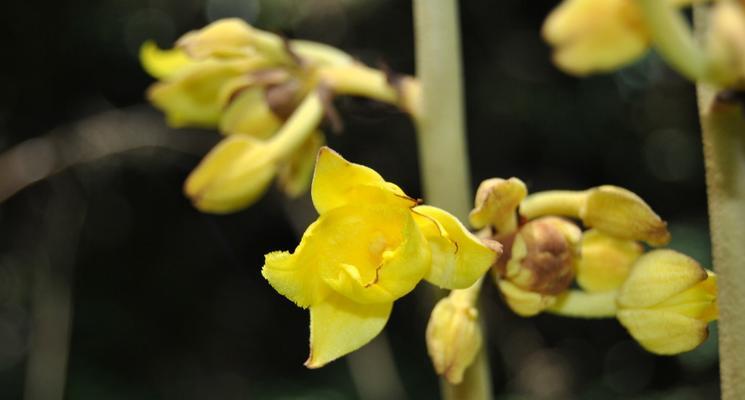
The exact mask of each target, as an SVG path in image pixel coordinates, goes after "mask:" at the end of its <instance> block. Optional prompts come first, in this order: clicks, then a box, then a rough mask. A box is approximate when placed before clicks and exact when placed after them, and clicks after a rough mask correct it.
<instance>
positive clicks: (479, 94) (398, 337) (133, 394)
mask: <svg viewBox="0 0 745 400" xmlns="http://www.w3.org/2000/svg"><path fill="white" fill-rule="evenodd" d="M461 3H462V4H461V20H462V29H463V51H464V62H465V74H466V79H465V82H466V95H467V119H468V134H469V139H468V140H469V148H470V154H471V163H472V174H473V185H474V187H475V186H476V185H477V184H478V182H480V181H481V180H482V179H485V178H489V177H494V176H497V177H509V176H517V177H520V178H521V179H523V180H524V181H525V182H526V183H527V184H528V186H529V188H530V189H531V190H532V191H535V190H543V189H550V188H569V189H584V188H587V187H591V186H595V185H599V184H606V183H608V184H615V185H619V186H624V187H627V188H629V189H631V190H633V191H635V192H636V193H638V194H639V195H640V196H642V197H643V198H645V199H646V200H647V201H648V202H649V203H650V204H651V205H652V207H653V208H654V209H655V210H656V211H657V212H658V213H659V214H660V215H662V216H663V217H664V218H665V219H667V220H668V221H669V223H670V228H671V231H672V233H673V242H672V244H671V247H673V248H676V249H679V250H682V251H684V252H686V253H688V254H689V255H691V256H693V257H694V258H696V259H698V260H699V261H701V262H702V263H703V264H704V265H710V254H709V239H708V231H707V226H706V197H705V186H704V178H703V166H702V156H701V143H700V138H699V133H698V132H699V128H698V121H697V117H696V108H695V93H694V89H693V86H692V85H690V84H689V83H687V82H685V81H683V80H682V79H680V78H679V77H677V76H676V75H675V73H673V72H672V71H670V70H669V69H668V68H667V67H665V66H664V65H663V64H662V63H661V61H660V60H659V58H658V57H656V56H655V55H654V54H649V55H648V56H646V57H645V58H644V59H643V60H641V61H640V62H639V63H637V64H635V65H633V66H631V67H627V68H625V69H623V70H621V71H619V72H617V73H614V74H611V75H604V76H596V77H591V78H586V79H576V78H573V77H570V76H567V75H565V74H563V73H562V72H560V71H558V70H557V69H556V68H555V67H554V66H552V64H551V63H550V49H549V48H548V47H547V46H546V45H545V44H544V43H543V41H542V40H541V38H540V33H539V32H540V27H541V23H542V20H543V18H545V16H546V15H547V14H548V13H549V11H550V10H551V8H552V7H554V6H555V4H557V2H555V1H545V0H540V1H539V0H531V1H525V0H500V1H467V2H465V1H464V2H461ZM0 9H1V10H2V11H1V12H0V45H2V46H1V47H0V49H1V51H2V52H3V55H2V63H0V89H1V90H0V150H2V151H3V152H5V153H3V155H2V156H0V189H2V190H0V194H3V193H4V194H5V197H7V196H8V195H9V194H11V193H12V192H14V190H12V188H13V187H14V186H13V182H16V181H18V180H19V179H21V180H23V179H26V180H27V181H33V180H37V179H40V178H43V177H44V176H47V175H51V177H50V178H48V179H42V180H40V181H39V182H37V183H35V184H33V185H30V186H28V187H26V188H25V189H23V190H21V191H19V192H18V193H16V194H15V195H14V196H12V197H10V198H9V199H7V200H6V201H5V202H3V203H2V204H0V398H2V399H21V398H23V396H24V386H26V387H28V388H29V389H28V391H27V398H31V399H33V398H39V399H42V398H44V397H34V396H32V395H31V394H29V393H34V392H39V391H43V390H45V389H46V388H54V387H55V386H54V385H53V384H52V380H51V378H49V377H48V376H52V375H54V373H55V372H54V365H56V364H55V360H56V362H57V364H59V365H65V362H64V357H62V358H61V359H60V355H64V354H65V352H66V351H65V350H64V343H65V340H64V338H65V337H66V335H65V332H66V329H65V326H66V321H71V325H70V327H69V328H70V330H69V332H70V348H69V362H68V363H67V371H66V377H65V380H66V388H65V394H64V398H66V399H75V400H77V399H80V400H88V399H100V400H109V399H164V400H165V399H179V400H181V399H183V400H190V399H220V400H222V399H225V400H231V399H289V398H301V399H346V398H363V399H365V398H375V393H376V390H379V391H380V392H381V393H388V395H387V396H389V398H390V396H394V395H392V394H390V393H394V394H395V396H406V397H407V398H411V399H430V398H435V396H436V395H437V379H436V378H435V376H434V374H433V372H432V368H431V365H430V363H429V360H428V358H427V355H426V350H425V346H424V328H425V325H426V320H427V314H426V313H427V311H428V309H427V307H428V306H426V305H425V304H424V303H423V302H422V301H420V300H422V299H423V298H425V297H426V296H425V295H424V293H425V292H426V290H423V289H424V288H422V287H420V288H418V289H417V291H416V292H415V294H414V295H411V296H407V297H405V298H403V299H401V300H399V301H398V302H397V303H396V306H395V307H394V312H393V315H392V317H391V320H390V322H389V324H388V326H387V328H386V334H387V338H388V342H389V343H390V345H391V347H392V350H393V357H394V360H395V363H396V367H397V370H398V374H399V375H400V379H401V381H402V382H403V386H402V388H401V387H399V388H398V389H396V387H395V384H394V385H393V387H389V386H390V385H389V384H387V383H386V382H385V381H384V380H383V379H382V378H380V377H379V375H380V373H379V372H380V371H375V365H377V364H374V363H368V362H367V361H365V360H366V358H365V357H366V356H365V354H366V353H365V350H363V351H361V352H360V354H361V355H358V357H357V360H361V361H360V362H357V363H352V364H357V367H356V371H357V375H356V379H353V378H352V376H353V374H352V373H350V369H349V365H350V363H348V362H347V361H346V360H345V359H342V360H340V361H337V362H334V363H332V364H330V365H328V366H327V367H325V368H323V369H321V370H316V371H309V370H306V369H305V368H304V367H303V366H302V362H303V361H304V359H305V357H306V355H307V338H308V331H307V325H308V315H307V311H304V310H302V309H300V308H297V307H295V306H294V305H293V304H292V303H291V302H289V301H287V300H286V299H285V298H283V297H281V296H279V295H278V294H277V293H276V292H274V290H273V289H272V288H271V287H269V285H268V284H267V283H266V282H265V281H264V279H263V278H262V277H261V275H260V268H261V265H262V264H263V254H264V253H266V252H268V251H271V250H277V249H293V248H294V247H295V245H296V244H297V241H298V234H297V232H298V228H299V229H300V230H302V227H297V226H296V227H294V228H293V225H292V223H291V221H292V220H293V219H295V220H297V219H298V218H297V216H296V215H297V214H300V213H301V210H306V209H307V208H308V203H307V201H308V200H307V199H301V200H297V201H287V200H285V199H283V197H282V196H281V195H279V194H278V193H276V192H274V191H272V192H270V193H269V194H268V195H267V196H265V197H264V198H263V199H262V200H261V201H260V202H259V203H258V204H256V205H255V206H253V207H251V208H249V209H247V210H245V211H242V212H239V213H236V214H232V215H228V216H212V215H205V214H201V213H199V212H197V211H196V210H195V209H194V208H192V206H191V205H190V204H189V202H188V200H187V199H186V198H185V197H184V196H183V195H182V192H181V185H182V182H183V180H184V178H185V177H186V176H187V174H188V173H189V171H190V170H191V169H192V168H193V167H194V166H195V165H196V163H197V162H198V161H199V159H200V156H201V155H202V154H204V152H205V151H206V150H207V149H208V148H209V146H210V145H211V144H212V143H215V142H216V141H217V140H218V139H219V136H218V135H217V134H216V133H214V132H209V131H201V132H200V131H185V130H169V129H168V128H167V127H165V125H164V122H163V117H162V115H161V114H159V113H158V112H156V111H154V110H153V109H152V108H151V107H150V106H148V105H147V104H146V103H145V101H144V95H143V93H144V91H145V89H146V87H147V86H148V85H149V84H150V83H151V82H152V79H151V78H149V77H148V76H147V75H146V74H145V73H144V72H143V71H142V69H141V67H140V66H139V63H138V59H137V51H138V48H139V45H140V44H141V43H142V41H144V40H145V39H148V38H154V39H156V40H157V41H158V42H159V44H160V45H161V46H164V47H165V46H170V45H171V44H172V43H173V41H174V40H175V39H176V38H177V37H178V36H180V35H181V34H182V33H184V32H186V31H188V30H191V29H197V28H200V27H202V26H203V25H205V24H206V23H207V22H209V21H211V20H214V19H217V18H220V17H227V16H241V17H243V18H246V19H247V20H249V21H250V22H251V23H252V24H254V25H256V26H257V27H260V28H263V29H267V30H271V31H275V32H280V33H283V34H284V35H286V36H288V37H296V38H303V39H311V40H317V41H322V42H326V43H330V44H332V45H335V46H338V47H340V48H342V49H344V50H346V51H348V52H350V53H351V54H353V55H355V56H356V57H358V58H360V59H361V60H363V61H365V62H367V63H369V64H371V65H379V63H385V64H387V65H389V66H390V67H391V68H393V69H394V70H396V71H400V72H403V73H413V69H414V63H413V32H412V22H411V21H412V15H411V5H410V2H408V1H397V0H149V1H146V0H102V1H82V0H77V1H74V0H67V1H65V0H62V1H54V2H53V1H41V0H31V1H26V2H21V1H9V2H4V3H3V5H2V6H0ZM337 106H338V108H339V110H340V112H341V114H342V116H343V119H344V122H345V125H346V130H345V132H344V133H343V134H342V135H338V136H334V135H328V142H329V144H330V146H331V147H332V148H334V149H336V150H337V151H339V152H340V153H342V154H343V155H344V156H345V157H347V158H348V159H350V160H352V161H355V162H359V163H363V164H366V165H369V166H371V167H373V168H375V169H376V170H378V171H379V172H380V173H381V174H382V175H383V176H385V177H386V178H387V179H388V180H390V181H393V182H396V183H398V184H399V185H400V186H402V187H403V188H404V189H405V190H406V191H407V193H409V194H411V195H413V196H421V191H420V186H419V179H418V167H417V155H416V154H417V152H416V147H415V146H416V144H415V140H414V131H413V127H412V125H411V123H410V122H409V121H408V120H407V118H406V117H405V116H403V115H401V114H400V113H398V112H396V111H395V110H392V109H390V108H388V107H385V106H382V105H380V104H374V103H371V102H369V101H363V100H359V99H339V100H338V101H337ZM32 139H35V140H32ZM29 140H31V141H29ZM19 144H20V147H14V146H17V145H19ZM64 167H67V168H64ZM9 188H10V189H9ZM424 285H425V284H422V285H421V286H424ZM483 297H484V303H485V308H484V312H483V314H482V315H483V316H484V318H485V319H486V321H487V324H488V330H489V333H488V338H487V346H488V349H489V351H490V354H491V365H492V372H493V381H494V382H493V383H494V389H495V393H496V394H497V397H498V398H505V399H518V398H519V399H523V398H528V399H543V398H546V399H571V398H578V399H598V398H608V399H613V398H633V399H711V398H715V397H716V396H718V369H717V353H716V331H715V330H714V331H713V332H712V335H711V337H710V339H709V340H708V341H707V342H706V343H705V344H704V345H703V346H702V347H700V348H699V349H697V350H695V351H693V352H691V353H688V354H685V355H682V356H679V357H656V356H653V355H651V354H649V353H646V352H644V351H643V350H642V349H641V348H640V347H639V346H638V345H637V344H636V343H635V342H634V341H633V340H631V339H630V337H629V336H628V335H627V334H626V332H625V331H624V330H623V328H622V327H621V326H620V325H619V324H618V323H617V322H616V321H614V320H604V321H590V320H588V321H586V320H572V319H565V318H560V317H555V316H551V315H542V316H539V317H537V318H533V319H521V318H519V317H517V316H515V315H514V314H512V313H511V312H509V311H508V310H507V309H506V308H505V306H504V305H503V304H502V303H501V300H500V299H499V296H498V293H497V291H496V289H495V288H494V287H488V288H487V290H485V293H484V296H483ZM68 304H71V305H72V308H71V311H72V312H71V314H70V316H69V318H70V319H68V317H67V314H65V312H66V310H68V308H69V307H67V305H68ZM35 327H36V328H37V329H34V328H35ZM34 332H37V333H38V332H42V334H41V335H37V336H35V339H30V337H31V334H32V333H34ZM60 337H61V338H62V339H61V343H62V345H61V346H60V345H59V338H60ZM55 338H57V339H55ZM32 340H34V341H35V340H39V341H40V342H39V343H41V344H43V345H38V346H31V344H32ZM55 340H57V341H55ZM34 343H36V342H34ZM55 343H57V344H56V345H55ZM376 343H378V344H376V345H375V346H377V347H378V348H380V347H381V346H383V345H384V343H383V342H381V341H377V342H376ZM381 343H382V344H381ZM34 349H37V350H36V352H35V351H34ZM39 352H41V353H39ZM367 353H369V351H367ZM33 360H37V361H33ZM49 360H51V361H49ZM60 360H61V361H60ZM39 365H40V366H41V367H39V368H37V366H39ZM360 365H361V366H362V367H361V368H360ZM365 368H367V370H366V369H365ZM353 370H355V369H354V368H353ZM50 371H51V372H50ZM45 374H52V375H45ZM40 382H41V383H40ZM366 385H367V386H371V387H373V389H364V388H365V387H367V386H366ZM376 387H377V389H375V388H376ZM360 388H362V389H360ZM50 390H53V389H50ZM360 390H362V391H363V393H367V395H364V394H363V395H360V394H359V391H360ZM386 390H390V391H388V392H386ZM396 390H398V391H396ZM48 398H53V397H48Z"/></svg>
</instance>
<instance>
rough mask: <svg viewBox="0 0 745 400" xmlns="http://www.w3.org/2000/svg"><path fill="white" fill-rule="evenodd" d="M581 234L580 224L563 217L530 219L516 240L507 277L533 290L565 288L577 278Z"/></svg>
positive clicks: (544, 291)
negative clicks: (575, 276)
mask: <svg viewBox="0 0 745 400" xmlns="http://www.w3.org/2000/svg"><path fill="white" fill-rule="evenodd" d="M581 235H582V233H581V231H580V230H579V228H578V227H577V226H576V225H574V224H573V223H571V222H569V221H566V220H564V219H561V218H556V217H544V218H540V219H537V220H533V221H530V222H528V223H527V224H525V225H524V226H523V227H522V228H520V231H519V232H518V233H517V236H516V237H515V241H514V243H513V244H512V254H511V256H510V260H509V261H508V262H507V269H506V271H505V278H506V279H508V280H509V281H511V282H512V283H514V284H515V285H517V286H519V287H520V288H522V289H525V290H529V291H531V292H537V293H541V294H548V295H556V294H559V293H561V292H563V291H564V290H565V289H566V288H567V287H569V284H570V283H571V282H572V279H574V272H575V261H576V259H577V255H578V248H577V245H578V243H579V241H580V238H581Z"/></svg>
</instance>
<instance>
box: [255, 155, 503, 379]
mask: <svg viewBox="0 0 745 400" xmlns="http://www.w3.org/2000/svg"><path fill="white" fill-rule="evenodd" d="M311 195H312V198H313V204H314V206H315V208H316V210H317V211H318V213H319V214H320V216H319V218H318V219H317V220H316V221H315V222H314V223H313V224H311V225H310V226H309V227H308V229H307V230H306V231H305V233H304V235H303V238H302V240H301V241H300V245H299V246H298V247H297V248H296V249H295V251H294V252H293V253H289V252H286V251H277V252H273V253H269V254H267V255H266V260H265V264H264V267H263V269H262V274H263V275H264V277H265V278H266V279H267V280H268V281H269V283H270V284H271V285H272V286H273V287H274V288H275V289H276V290H277V291H278V292H279V293H280V294H282V295H284V296H285V297H287V298H288V299H290V300H292V301H293V302H295V303H296V304H297V305H298V306H300V307H303V308H306V307H307V308H310V332H311V333H310V356H309V357H308V360H307V361H306V364H305V365H306V366H307V367H309V368H318V367H321V366H323V365H325V364H326V363H328V362H330V361H333V360H334V359H336V358H338V357H341V356H343V355H345V354H347V353H349V352H352V351H354V350H356V349H357V348H359V347H361V346H362V345H364V344H365V343H367V342H369V341H370V340H371V339H373V338H374V337H375V336H376V335H377V334H378V333H379V332H380V331H381V330H382V329H383V327H384V326H385V323H386V321H387V320H388V316H389V315H390V312H391V308H392V306H393V302H394V301H395V300H396V299H398V298H400V297H401V296H403V295H405V294H406V293H408V292H409V291H411V290H412V289H413V288H414V287H415V286H416V284H417V283H418V282H419V281H420V280H422V279H425V280H428V281H429V282H431V283H434V284H435V285H438V286H441V287H445V288H450V289H455V288H466V287H468V286H470V285H472V284H473V283H474V282H476V281H477V280H478V279H479V278H480V277H481V276H482V275H483V274H484V273H485V271H486V270H487V269H488V268H489V266H491V264H492V263H493V262H494V261H495V259H496V257H497V255H498V247H497V248H495V247H488V246H486V245H484V244H482V242H481V241H480V240H479V239H478V238H476V237H475V236H473V235H472V234H471V233H470V232H469V231H468V230H467V229H466V228H465V227H464V226H463V225H462V224H461V223H460V222H459V221H458V220H457V219H456V218H455V217H453V216H452V215H450V214H448V213H447V212H445V211H444V210H441V209H438V208H435V207H430V206H421V205H419V206H418V205H417V204H418V202H417V201H416V200H414V199H412V198H410V197H408V196H406V194H405V193H404V192H403V191H402V190H401V189H400V188H399V187H398V186H396V185H394V184H392V183H390V182H386V181H385V180H384V179H383V178H382V177H381V176H380V175H378V174H377V173H376V172H375V171H373V170H372V169H370V168H367V167H364V166H361V165H357V164H353V163H350V162H348V161H346V160H344V159H343V158H342V157H341V156H339V155H338V154H337V153H335V152H333V151H332V150H330V149H328V148H323V149H321V151H320V152H319V155H318V161H317V163H316V169H315V174H314V177H313V184H312V190H311Z"/></svg>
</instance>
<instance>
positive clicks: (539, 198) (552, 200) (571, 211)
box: [520, 190, 587, 219]
mask: <svg viewBox="0 0 745 400" xmlns="http://www.w3.org/2000/svg"><path fill="white" fill-rule="evenodd" d="M586 198H587V192H586V191H583V192H577V191H572V190H548V191H545V192H538V193H533V194H531V195H529V196H528V197H526V198H525V199H524V200H523V201H522V202H521V203H520V215H522V216H523V217H525V218H527V219H534V218H537V217H541V216H544V215H562V216H565V217H573V218H578V217H579V211H580V209H581V208H582V205H583V204H584V203H585V199H586Z"/></svg>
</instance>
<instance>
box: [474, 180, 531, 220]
mask: <svg viewBox="0 0 745 400" xmlns="http://www.w3.org/2000/svg"><path fill="white" fill-rule="evenodd" d="M527 194H528V190H527V188H526V187H525V184H524V183H523V182H522V181H521V180H520V179H517V178H510V179H507V180H505V179H500V178H492V179H487V180H485V181H483V182H481V184H480V185H479V188H478V190H477V191H476V198H475V200H474V209H473V210H472V211H471V214H470V215H469V220H470V222H471V226H473V227H474V228H476V229H481V228H484V227H486V226H488V225H492V226H494V227H495V228H496V230H497V232H498V233H500V234H505V233H509V232H511V231H513V230H515V229H516V228H517V218H516V215H515V212H516V210H517V207H518V205H520V202H521V201H522V200H523V199H524V198H525V196H526V195H527Z"/></svg>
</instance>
